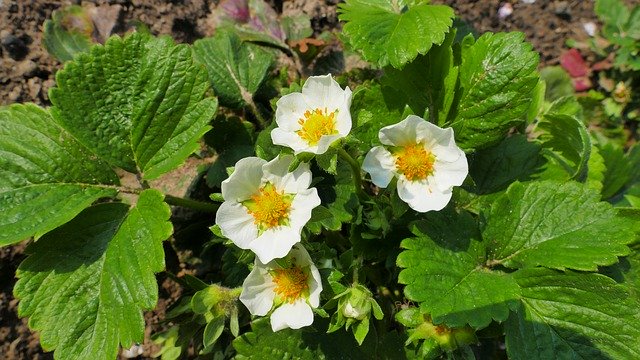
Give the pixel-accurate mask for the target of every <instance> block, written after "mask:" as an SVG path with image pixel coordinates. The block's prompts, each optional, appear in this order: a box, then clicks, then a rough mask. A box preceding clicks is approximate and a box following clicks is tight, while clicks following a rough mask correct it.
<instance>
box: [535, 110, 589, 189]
mask: <svg viewBox="0 0 640 360" xmlns="http://www.w3.org/2000/svg"><path fill="white" fill-rule="evenodd" d="M536 129H537V130H540V131H542V134H541V135H540V137H539V140H540V141H541V144H542V146H543V147H544V148H545V149H547V152H548V157H549V158H550V159H551V160H553V161H556V162H557V163H558V164H559V165H560V166H561V167H562V168H563V169H564V170H565V171H566V172H567V173H568V174H569V177H570V178H571V179H575V180H578V181H584V180H586V178H587V175H588V170H589V168H588V163H589V156H590V155H591V140H590V138H589V133H588V132H587V129H586V127H585V126H584V124H583V123H582V121H580V120H579V119H578V118H577V117H575V116H569V115H564V114H557V113H547V114H545V115H544V116H543V118H542V120H540V122H539V123H538V126H537V128H536Z"/></svg>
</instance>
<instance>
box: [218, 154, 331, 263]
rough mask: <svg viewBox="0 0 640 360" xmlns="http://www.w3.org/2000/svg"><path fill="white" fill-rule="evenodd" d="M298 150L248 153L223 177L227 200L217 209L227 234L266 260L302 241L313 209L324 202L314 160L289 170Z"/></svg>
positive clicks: (224, 196)
mask: <svg viewBox="0 0 640 360" xmlns="http://www.w3.org/2000/svg"><path fill="white" fill-rule="evenodd" d="M292 161H293V156H291V155H287V156H280V157H278V158H275V159H273V160H271V161H269V162H267V161H266V160H263V159H260V158H257V157H247V158H244V159H242V160H240V161H238V162H237V163H236V166H235V170H234V172H233V173H232V174H231V176H229V178H228V179H226V180H225V181H223V182H222V197H223V198H224V200H225V201H224V202H223V203H222V205H220V208H219V209H218V212H217V213H216V224H218V226H220V230H221V231H222V234H223V235H224V236H226V237H227V238H229V239H230V240H231V241H233V243H234V244H236V245H237V246H238V247H240V248H242V249H250V250H252V251H253V252H254V253H255V254H256V255H257V256H258V257H259V258H260V261H262V262H263V263H267V262H269V261H271V260H273V259H276V258H281V257H283V256H285V255H287V253H289V250H291V247H292V246H293V245H294V244H295V243H298V242H300V233H301V232H302V228H303V227H304V225H305V224H306V223H307V221H309V219H310V218H311V210H312V209H313V208H315V207H316V206H318V205H320V197H318V192H317V190H316V188H310V189H309V184H310V183H311V171H310V170H309V164H306V163H302V164H300V166H298V168H297V169H296V170H294V171H293V172H291V173H290V172H289V171H288V169H289V165H290V164H291V162H292Z"/></svg>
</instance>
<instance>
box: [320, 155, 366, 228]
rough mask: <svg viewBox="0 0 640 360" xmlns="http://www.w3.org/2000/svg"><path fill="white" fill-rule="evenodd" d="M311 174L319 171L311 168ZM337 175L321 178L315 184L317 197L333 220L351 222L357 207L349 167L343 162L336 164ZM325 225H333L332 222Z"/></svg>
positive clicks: (356, 198)
mask: <svg viewBox="0 0 640 360" xmlns="http://www.w3.org/2000/svg"><path fill="white" fill-rule="evenodd" d="M312 170H313V173H314V174H317V173H319V172H320V171H321V170H320V169H318V168H317V167H312ZM336 171H337V175H335V176H327V177H324V178H322V180H321V181H320V182H318V183H317V184H316V186H315V187H316V189H318V196H320V200H321V201H322V204H323V205H324V207H326V208H327V209H328V210H329V211H330V212H331V214H332V215H333V217H334V219H335V220H337V221H339V222H341V223H348V222H351V221H352V220H353V219H354V217H355V215H356V209H357V207H358V205H359V201H358V196H357V195H356V193H355V191H354V190H353V180H352V178H351V176H352V173H351V169H350V168H349V165H348V164H346V163H344V162H340V161H339V162H338V165H337V167H336ZM327 225H331V226H333V225H335V222H334V221H331V222H330V223H327Z"/></svg>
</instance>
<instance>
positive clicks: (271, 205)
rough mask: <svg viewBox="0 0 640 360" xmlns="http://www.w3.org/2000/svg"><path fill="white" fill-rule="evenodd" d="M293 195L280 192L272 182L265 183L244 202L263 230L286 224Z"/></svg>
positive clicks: (255, 221)
mask: <svg viewBox="0 0 640 360" xmlns="http://www.w3.org/2000/svg"><path fill="white" fill-rule="evenodd" d="M292 200H293V196H291V195H285V193H284V191H283V192H278V190H277V189H276V187H275V186H273V185H272V184H269V183H267V184H265V185H264V186H263V187H262V188H261V189H260V191H259V192H258V193H257V194H255V195H253V196H252V197H251V199H250V200H247V201H245V202H243V205H244V206H246V207H247V210H248V211H249V214H251V215H252V216H253V218H254V223H255V224H256V225H258V228H260V229H261V230H266V229H270V228H272V227H275V226H278V225H283V224H286V222H287V221H288V220H289V209H290V208H291V202H292Z"/></svg>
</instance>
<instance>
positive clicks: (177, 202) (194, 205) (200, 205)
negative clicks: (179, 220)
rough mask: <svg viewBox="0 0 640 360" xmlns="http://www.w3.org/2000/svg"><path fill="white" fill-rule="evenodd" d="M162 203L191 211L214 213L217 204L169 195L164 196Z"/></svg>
mask: <svg viewBox="0 0 640 360" xmlns="http://www.w3.org/2000/svg"><path fill="white" fill-rule="evenodd" d="M164 201H165V202H166V203H167V204H169V205H174V206H182V207H186V208H189V209H193V210H200V211H204V212H210V213H215V212H216V211H218V207H220V205H218V204H212V203H208V202H204V201H198V200H191V199H185V198H179V197H175V196H171V195H165V197H164Z"/></svg>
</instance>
